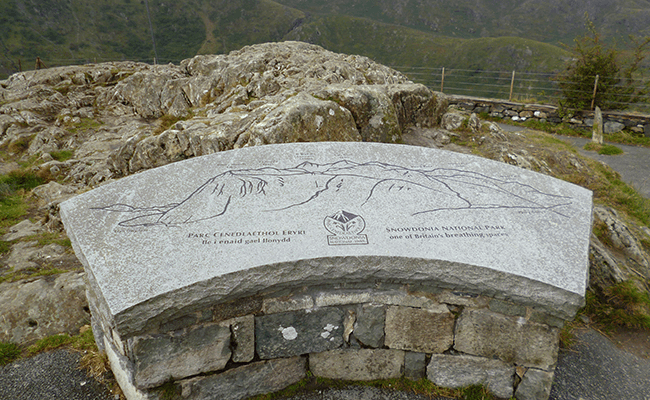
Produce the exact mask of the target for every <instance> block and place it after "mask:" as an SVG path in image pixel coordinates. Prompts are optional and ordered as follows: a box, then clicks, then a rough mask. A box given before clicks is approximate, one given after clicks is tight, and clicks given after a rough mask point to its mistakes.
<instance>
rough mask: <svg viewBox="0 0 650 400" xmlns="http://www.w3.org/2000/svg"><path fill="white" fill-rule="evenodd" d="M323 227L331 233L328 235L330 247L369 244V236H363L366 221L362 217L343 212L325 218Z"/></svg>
mask: <svg viewBox="0 0 650 400" xmlns="http://www.w3.org/2000/svg"><path fill="white" fill-rule="evenodd" d="M323 225H325V229H327V231H328V232H329V233H331V235H327V244H328V245H330V246H341V245H351V244H368V236H367V235H362V234H361V232H363V230H364V229H366V221H365V220H364V219H363V218H362V217H361V216H360V215H355V214H352V213H349V212H347V211H343V210H341V211H338V212H336V213H334V214H333V215H330V216H328V217H325V220H324V221H323Z"/></svg>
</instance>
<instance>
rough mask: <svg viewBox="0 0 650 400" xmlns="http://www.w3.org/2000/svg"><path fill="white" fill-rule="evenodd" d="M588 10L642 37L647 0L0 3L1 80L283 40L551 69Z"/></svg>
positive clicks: (397, 56)
mask: <svg viewBox="0 0 650 400" xmlns="http://www.w3.org/2000/svg"><path fill="white" fill-rule="evenodd" d="M147 11H149V15H148V13H147ZM585 13H588V14H589V16H590V17H591V18H592V19H593V20H594V22H595V24H596V26H597V27H598V28H599V29H600V30H601V31H602V33H603V35H604V37H606V38H609V39H612V40H617V41H618V42H619V43H623V42H624V41H625V38H627V36H628V35H629V34H636V35H639V36H643V35H646V34H650V1H647V0H637V1H633V0H614V1H609V0H592V1H578V0H571V1H568V2H567V1H560V0H552V1H547V2H533V1H528V0H508V1H494V0H479V1H474V0H472V1H470V0H458V1H455V2H446V1H439V0H436V1H427V2H424V1H421V0H418V1H415V0H400V1H385V0H374V1H371V0H352V1H350V0H346V1H343V0H332V1H328V2H322V1H314V0H278V1H271V0H234V1H225V0H216V1H206V0H183V1H178V2H163V1H161V0H142V1H139V0H100V1H90V0H69V1H63V0H39V1H36V0H2V1H0V48H1V49H2V50H1V51H0V79H4V78H6V77H7V76H8V75H9V74H12V73H14V72H17V71H18V70H20V69H22V70H28V69H33V68H34V67H35V60H36V58H37V57H40V58H41V59H42V61H43V63H44V65H45V66H48V67H51V66H57V65H68V64H83V63H88V62H101V61H108V60H111V61H112V60H133V61H144V62H148V63H153V62H154V59H156V60H157V62H158V63H168V62H174V63H178V62H180V61H181V60H183V59H186V58H190V57H192V56H194V55H196V54H223V53H228V52H230V51H232V50H237V49H240V48H241V47H243V46H246V45H250V44H255V43H263V42H269V41H283V40H299V41H306V42H310V43H313V44H318V45H320V46H323V47H325V48H327V49H329V50H332V51H336V52H343V53H348V54H361V55H366V56H368V57H371V58H373V59H375V60H376V61H378V62H381V63H383V64H387V65H392V66H395V67H398V68H399V69H408V68H412V67H424V68H440V67H443V66H444V67H447V68H458V69H473V70H497V71H510V70H514V69H516V70H518V71H535V72H549V71H558V70H559V69H560V68H561V66H562V64H563V62H564V61H565V60H566V58H567V57H568V53H567V52H566V51H565V50H564V49H563V48H562V47H561V46H560V45H559V44H560V42H564V43H567V44H571V41H572V39H573V38H574V37H576V36H577V35H580V34H583V33H584V15H585ZM150 26H151V27H152V28H153V32H152V30H151V29H150ZM152 33H153V34H152ZM152 36H153V38H154V39H155V49H154V42H153V41H152Z"/></svg>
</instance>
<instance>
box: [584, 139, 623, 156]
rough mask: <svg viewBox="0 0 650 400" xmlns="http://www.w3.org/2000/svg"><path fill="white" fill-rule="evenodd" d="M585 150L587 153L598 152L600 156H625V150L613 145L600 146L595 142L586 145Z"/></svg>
mask: <svg viewBox="0 0 650 400" xmlns="http://www.w3.org/2000/svg"><path fill="white" fill-rule="evenodd" d="M584 149H585V150H587V151H595V152H598V154H602V155H606V156H612V155H617V154H623V150H621V149H620V148H618V147H616V146H614V145H611V144H598V143H594V142H589V143H587V144H586V145H585V147H584Z"/></svg>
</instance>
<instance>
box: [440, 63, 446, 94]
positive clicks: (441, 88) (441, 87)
mask: <svg viewBox="0 0 650 400" xmlns="http://www.w3.org/2000/svg"><path fill="white" fill-rule="evenodd" d="M444 88H445V67H442V81H440V93H442V92H443V89H444Z"/></svg>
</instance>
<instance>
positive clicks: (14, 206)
mask: <svg viewBox="0 0 650 400" xmlns="http://www.w3.org/2000/svg"><path fill="white" fill-rule="evenodd" d="M28 208H29V207H28V205H27V203H25V202H24V201H23V196H22V195H21V194H16V195H13V196H2V195H0V228H4V227H8V226H12V225H15V224H17V223H18V222H19V219H20V217H22V216H24V215H25V214H26V213H27V209H28Z"/></svg>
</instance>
